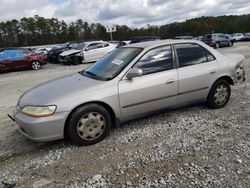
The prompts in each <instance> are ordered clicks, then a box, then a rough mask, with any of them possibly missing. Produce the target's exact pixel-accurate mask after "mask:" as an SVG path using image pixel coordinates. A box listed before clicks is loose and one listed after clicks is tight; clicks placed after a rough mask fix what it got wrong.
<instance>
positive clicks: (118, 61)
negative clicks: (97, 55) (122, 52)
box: [111, 59, 124, 65]
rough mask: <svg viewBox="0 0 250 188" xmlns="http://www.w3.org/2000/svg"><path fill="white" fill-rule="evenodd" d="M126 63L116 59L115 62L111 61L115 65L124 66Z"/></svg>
mask: <svg viewBox="0 0 250 188" xmlns="http://www.w3.org/2000/svg"><path fill="white" fill-rule="evenodd" d="M123 62H124V61H122V60H120V59H114V60H113V61H111V63H114V64H116V65H120V64H122V63H123Z"/></svg>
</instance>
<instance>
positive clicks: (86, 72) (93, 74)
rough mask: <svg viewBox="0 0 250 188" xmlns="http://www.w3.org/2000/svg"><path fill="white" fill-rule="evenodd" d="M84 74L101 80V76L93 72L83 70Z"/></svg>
mask: <svg viewBox="0 0 250 188" xmlns="http://www.w3.org/2000/svg"><path fill="white" fill-rule="evenodd" d="M84 74H88V75H89V76H91V77H92V78H95V79H97V80H102V78H101V77H100V76H97V75H96V74H95V73H93V72H90V71H84Z"/></svg>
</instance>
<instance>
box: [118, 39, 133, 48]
mask: <svg viewBox="0 0 250 188" xmlns="http://www.w3.org/2000/svg"><path fill="white" fill-rule="evenodd" d="M129 43H130V42H128V41H119V42H118V43H117V45H116V48H120V47H122V46H125V45H127V44H129Z"/></svg>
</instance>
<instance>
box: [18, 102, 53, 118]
mask: <svg viewBox="0 0 250 188" xmlns="http://www.w3.org/2000/svg"><path fill="white" fill-rule="evenodd" d="M55 111H56V106H54V105H51V106H25V107H24V108H23V109H22V113H23V114H26V115H28V116H32V117H46V116H50V115H52V114H53V113H54V112H55Z"/></svg>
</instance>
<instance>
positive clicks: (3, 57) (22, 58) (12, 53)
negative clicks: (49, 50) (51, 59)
mask: <svg viewBox="0 0 250 188" xmlns="http://www.w3.org/2000/svg"><path fill="white" fill-rule="evenodd" d="M45 59H46V55H44V54H35V53H32V52H30V51H29V50H27V49H23V48H2V49H0V72H5V71H10V70H21V69H33V70H38V69H40V68H41V66H42V65H45V64H46V62H45Z"/></svg>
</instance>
